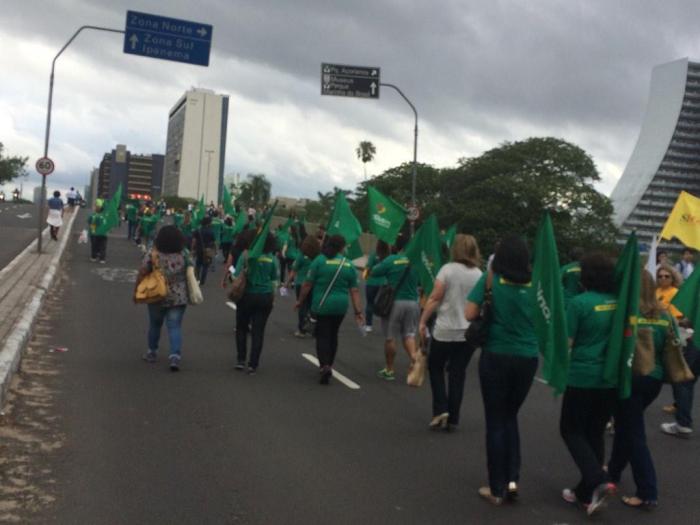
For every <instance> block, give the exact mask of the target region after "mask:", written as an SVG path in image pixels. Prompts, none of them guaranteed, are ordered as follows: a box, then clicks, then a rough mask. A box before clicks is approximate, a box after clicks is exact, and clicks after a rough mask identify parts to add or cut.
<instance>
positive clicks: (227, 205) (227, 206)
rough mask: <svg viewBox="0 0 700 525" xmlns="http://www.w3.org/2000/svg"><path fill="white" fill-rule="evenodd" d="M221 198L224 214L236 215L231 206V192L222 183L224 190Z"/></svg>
mask: <svg viewBox="0 0 700 525" xmlns="http://www.w3.org/2000/svg"><path fill="white" fill-rule="evenodd" d="M221 199H222V200H223V201H224V202H223V203H222V204H223V207H224V213H225V214H226V215H230V216H231V217H235V216H236V209H235V208H234V207H233V199H232V198H231V193H230V192H229V191H228V188H227V187H226V185H225V184H224V191H223V192H222V195H221Z"/></svg>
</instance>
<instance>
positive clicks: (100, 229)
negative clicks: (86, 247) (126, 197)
mask: <svg viewBox="0 0 700 525" xmlns="http://www.w3.org/2000/svg"><path fill="white" fill-rule="evenodd" d="M105 222H106V221H105V216H104V213H102V212H99V213H98V212H94V213H91V214H90V215H89V216H88V229H89V230H90V235H96V236H98V237H102V236H105V235H107V233H106V232H105V231H104V229H105V228H104V226H105Z"/></svg>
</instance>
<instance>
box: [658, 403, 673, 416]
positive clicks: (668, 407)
mask: <svg viewBox="0 0 700 525" xmlns="http://www.w3.org/2000/svg"><path fill="white" fill-rule="evenodd" d="M661 410H663V411H664V412H666V413H667V414H671V415H673V414H675V413H676V405H665V406H664V407H663V408H662V409H661Z"/></svg>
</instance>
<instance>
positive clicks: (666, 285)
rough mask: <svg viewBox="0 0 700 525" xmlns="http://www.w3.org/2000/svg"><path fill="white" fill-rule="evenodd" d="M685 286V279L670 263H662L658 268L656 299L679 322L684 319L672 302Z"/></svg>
mask: <svg viewBox="0 0 700 525" xmlns="http://www.w3.org/2000/svg"><path fill="white" fill-rule="evenodd" d="M682 284H683V277H681V274H680V273H678V272H677V271H676V269H675V268H674V267H673V266H671V265H670V264H668V263H660V264H659V265H658V267H657V268H656V298H657V299H658V300H659V302H660V303H661V304H662V305H663V306H664V308H666V309H667V310H668V311H669V313H670V314H671V315H672V316H673V317H675V318H676V319H677V320H679V321H680V320H681V319H683V313H682V312H680V311H679V310H678V309H677V308H676V307H675V306H674V305H672V304H671V301H672V300H673V298H674V297H675V296H676V294H677V293H678V289H679V288H680V287H681V285H682Z"/></svg>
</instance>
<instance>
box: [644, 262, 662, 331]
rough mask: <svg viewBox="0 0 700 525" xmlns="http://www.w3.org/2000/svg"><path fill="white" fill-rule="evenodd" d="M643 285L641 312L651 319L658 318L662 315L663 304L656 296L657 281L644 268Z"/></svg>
mask: <svg viewBox="0 0 700 525" xmlns="http://www.w3.org/2000/svg"><path fill="white" fill-rule="evenodd" d="M641 277H642V279H641V280H642V285H641V287H640V289H639V313H640V314H642V316H644V317H646V318H649V319H658V318H659V317H660V316H661V311H662V310H663V309H664V307H663V305H662V304H661V303H659V300H658V299H657V298H656V283H655V282H654V277H652V275H651V274H650V273H649V272H648V271H647V270H645V269H644V268H642V274H641Z"/></svg>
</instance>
